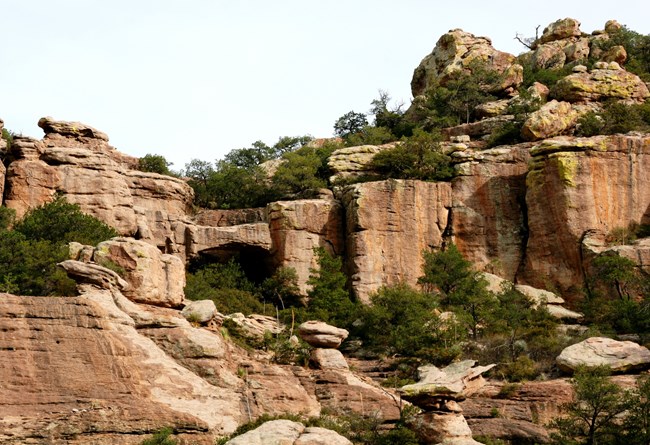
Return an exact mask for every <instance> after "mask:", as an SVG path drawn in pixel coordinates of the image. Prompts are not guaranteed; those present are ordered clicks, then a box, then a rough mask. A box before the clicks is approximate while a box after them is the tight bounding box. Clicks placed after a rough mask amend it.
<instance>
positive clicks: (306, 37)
mask: <svg viewBox="0 0 650 445" xmlns="http://www.w3.org/2000/svg"><path fill="white" fill-rule="evenodd" d="M0 17H1V18H2V20H1V21H0V63H1V65H0V66H2V69H1V70H0V118H2V119H3V120H4V121H5V127H6V128H7V129H10V130H12V131H15V132H22V133H23V134H26V135H30V136H34V137H39V138H40V137H42V135H43V133H42V131H41V130H40V128H38V126H37V125H36V123H37V121H38V119H39V118H40V117H42V116H52V117H54V118H55V119H59V120H74V121H81V122H84V123H86V124H89V125H91V126H93V127H95V128H97V129H99V130H101V131H103V132H105V133H107V134H108V135H109V137H110V143H111V144H112V145H113V146H115V147H116V148H117V149H118V150H120V151H122V152H124V153H128V154H130V155H133V156H144V155H145V154H147V153H156V154H162V155H163V156H165V157H166V158H167V159H168V160H169V161H171V162H173V163H174V165H173V166H172V168H174V169H180V168H182V167H184V165H185V163H187V162H189V161H190V160H191V159H194V158H197V159H202V160H206V161H214V160H215V159H217V158H221V157H223V155H224V154H225V153H227V152H228V151H230V150H232V149H234V148H241V147H246V146H250V144H251V143H252V142H253V141H256V140H262V141H264V142H266V143H267V144H269V145H271V144H273V143H275V142H276V141H277V139H278V138H279V137H280V136H297V135H304V134H310V135H312V136H314V137H329V136H331V135H332V126H333V124H334V122H335V121H336V119H337V118H338V117H340V116H341V115H343V114H345V113H346V112H348V111H350V110H354V111H357V112H367V111H368V110H369V108H370V102H371V101H372V100H373V99H374V98H376V97H377V96H378V90H380V89H381V90H385V91H388V92H389V94H390V95H391V96H392V97H393V98H394V99H395V100H396V101H402V102H405V103H406V104H407V105H408V103H410V100H411V92H410V81H411V76H412V74H413V70H414V69H415V67H416V66H417V65H418V64H419V62H420V60H422V58H423V57H424V56H426V55H427V54H429V53H430V52H431V50H432V49H433V47H434V46H435V43H436V41H437V40H438V38H439V37H440V36H441V35H442V34H444V33H445V32H447V31H448V30H450V29H454V28H461V29H464V30H465V31H468V32H471V33H473V34H476V35H481V36H488V37H490V38H491V39H492V42H493V45H494V46H495V47H496V48H497V49H500V50H502V51H508V52H511V53H513V54H519V53H521V52H522V51H523V50H524V49H525V48H524V47H523V46H521V45H520V44H519V43H517V42H516V41H515V40H514V37H515V34H517V33H519V34H523V35H524V36H532V35H534V33H535V27H536V26H537V25H541V27H540V33H541V30H542V29H543V28H544V27H545V26H546V25H548V24H549V23H551V22H553V21H555V20H557V19H560V18H564V17H573V18H576V19H578V20H579V21H580V22H581V23H582V26H581V29H582V31H584V32H589V33H590V32H591V31H593V30H595V29H602V28H603V27H604V24H605V22H606V21H607V20H608V19H616V20H618V21H619V22H621V23H622V24H625V25H627V26H628V27H629V28H631V29H633V30H635V31H638V32H641V33H643V34H648V33H650V29H648V18H650V2H648V1H647V0H633V1H629V0H621V1H612V0H607V1H601V0H592V1H589V2H586V1H580V2H578V1H572V2H568V1H566V0H564V1H558V0H543V1H542V0H540V1H523V0H522V1H485V0H482V1H477V0H465V1H462V2H461V1H444V2H438V1H433V0H428V1H426V0H399V1H388V0H347V1H344V0H327V1H325V0H321V1H310V0H275V1H271V0H239V1H237V0H230V1H222V0H212V1H209V0H182V1H181V0H110V1H107V0H102V1H100V0H0Z"/></svg>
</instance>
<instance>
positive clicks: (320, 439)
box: [293, 426, 352, 445]
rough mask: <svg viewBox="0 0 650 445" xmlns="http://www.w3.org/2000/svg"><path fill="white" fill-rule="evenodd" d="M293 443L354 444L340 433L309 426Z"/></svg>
mask: <svg viewBox="0 0 650 445" xmlns="http://www.w3.org/2000/svg"><path fill="white" fill-rule="evenodd" d="M293 445H352V442H350V441H349V440H348V439H346V438H345V437H343V436H341V435H340V434H339V433H337V432H335V431H332V430H328V429H326V428H319V427H315V426H312V427H308V428H305V431H303V433H302V435H301V436H300V437H299V438H298V440H296V442H295V443H294V444H293Z"/></svg>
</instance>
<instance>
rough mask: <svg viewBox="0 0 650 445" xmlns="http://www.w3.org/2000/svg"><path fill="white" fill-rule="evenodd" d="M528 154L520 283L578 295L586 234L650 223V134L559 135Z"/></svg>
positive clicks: (581, 281) (580, 287)
mask: <svg viewBox="0 0 650 445" xmlns="http://www.w3.org/2000/svg"><path fill="white" fill-rule="evenodd" d="M532 154H533V158H532V160H531V169H530V172H529V173H528V176H527V178H526V184H527V193H526V204H527V208H528V227H529V238H528V243H527V247H526V258H525V263H524V265H523V268H522V270H521V273H520V275H519V276H518V279H519V280H520V281H522V282H525V283H527V284H531V285H533V286H536V287H540V288H548V287H549V286H554V287H555V288H557V289H558V290H560V291H561V292H564V291H569V293H570V294H576V293H578V292H580V291H581V289H582V283H583V279H584V277H583V270H582V254H581V241H582V239H583V237H584V236H585V235H587V234H588V233H589V232H591V231H598V232H600V233H609V232H610V231H611V230H612V229H614V228H617V227H626V226H628V225H629V224H630V223H637V224H640V223H642V224H647V223H648V222H650V214H649V213H648V208H649V207H650V178H649V177H648V175H647V174H646V172H647V171H648V170H649V169H650V156H649V155H650V136H648V135H633V134H631V135H625V136H622V135H619V136H598V137H593V138H569V137H558V138H554V139H549V140H546V141H544V142H542V143H541V144H540V145H539V146H538V147H537V148H535V149H534V150H532Z"/></svg>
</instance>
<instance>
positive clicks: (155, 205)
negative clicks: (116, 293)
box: [5, 118, 193, 250]
mask: <svg viewBox="0 0 650 445" xmlns="http://www.w3.org/2000/svg"><path fill="white" fill-rule="evenodd" d="M39 125H40V126H41V127H43V128H44V130H45V131H46V136H45V137H44V138H43V140H41V141H36V140H33V139H29V138H16V139H17V140H16V143H15V144H13V145H12V153H13V155H14V156H15V158H16V159H15V160H14V161H12V162H11V163H10V165H9V168H8V171H7V179H6V187H7V190H6V195H5V202H6V205H7V207H10V208H13V209H15V210H16V213H17V217H19V218H20V217H22V216H23V215H24V214H25V213H26V212H27V211H28V210H29V209H31V208H34V207H37V206H40V205H43V204H45V203H47V202H49V201H51V200H52V199H53V198H54V195H55V193H56V192H59V193H62V194H63V195H64V196H65V197H66V199H67V200H68V201H69V202H71V203H74V204H78V205H79V206H80V207H81V210H82V211H84V212H86V213H89V214H91V215H93V216H95V217H97V218H99V219H101V220H103V221H104V222H106V223H107V224H109V225H111V226H113V227H115V228H116V229H117V230H118V231H119V232H120V233H121V234H123V235H128V236H134V235H137V236H138V237H139V238H141V239H145V240H147V241H148V242H150V243H151V244H155V245H157V246H160V247H162V248H163V249H166V248H167V244H169V242H173V241H174V240H173V238H174V236H173V226H174V225H175V224H177V223H178V222H179V221H181V220H184V219H185V218H186V214H185V213H186V211H187V210H189V205H190V203H191V201H192V197H193V192H192V189H191V188H190V187H189V186H188V185H187V184H186V183H185V182H184V181H182V180H180V179H177V178H173V177H170V176H164V175H158V174H156V173H144V172H140V171H136V170H134V169H135V168H136V167H137V161H138V160H137V158H133V157H131V156H127V155H124V154H122V153H119V152H118V151H117V150H115V149H114V148H113V147H111V146H110V145H108V142H107V141H108V137H107V136H106V135H105V134H104V133H102V132H99V131H97V130H95V129H94V128H92V127H89V126H87V125H84V124H80V123H78V122H62V121H54V120H52V119H51V118H43V119H41V121H39ZM170 249H171V250H179V249H178V248H177V247H171V248H170Z"/></svg>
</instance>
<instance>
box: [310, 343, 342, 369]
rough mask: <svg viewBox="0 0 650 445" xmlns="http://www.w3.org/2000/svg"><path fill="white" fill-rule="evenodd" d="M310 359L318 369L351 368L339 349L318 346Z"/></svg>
mask: <svg viewBox="0 0 650 445" xmlns="http://www.w3.org/2000/svg"><path fill="white" fill-rule="evenodd" d="M310 361H311V362H312V363H313V364H314V365H315V366H316V367H317V368H318V369H350V367H349V366H348V362H347V361H346V360H345V357H343V354H341V351H339V350H338V349H323V348H316V349H314V350H313V351H311V356H310Z"/></svg>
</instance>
